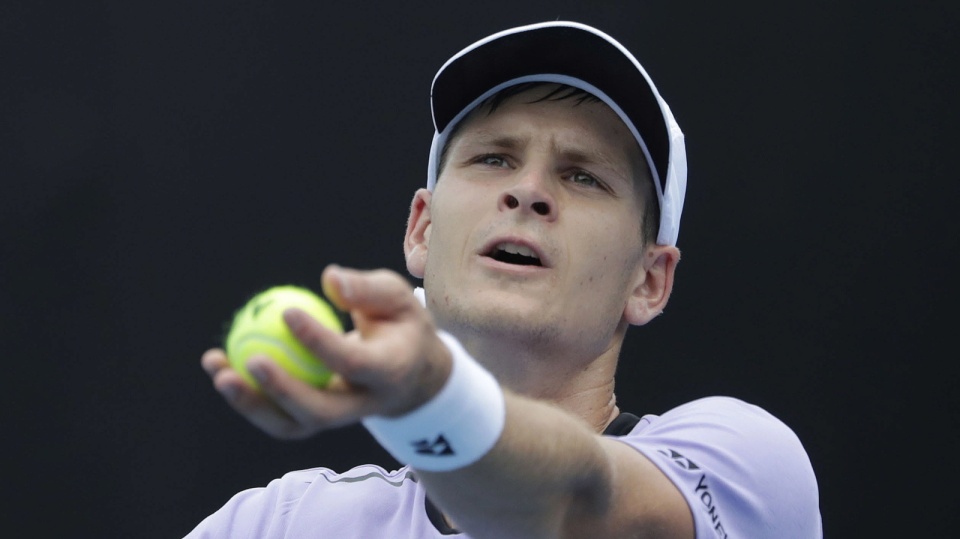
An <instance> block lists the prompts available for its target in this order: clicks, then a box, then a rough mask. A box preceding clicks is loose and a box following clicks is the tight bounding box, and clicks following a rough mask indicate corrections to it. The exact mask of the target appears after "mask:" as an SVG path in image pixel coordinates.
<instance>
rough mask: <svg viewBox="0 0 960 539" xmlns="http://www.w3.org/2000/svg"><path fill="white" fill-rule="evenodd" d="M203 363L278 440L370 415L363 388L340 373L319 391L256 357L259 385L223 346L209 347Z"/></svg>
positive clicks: (242, 410)
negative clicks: (232, 362)
mask: <svg viewBox="0 0 960 539" xmlns="http://www.w3.org/2000/svg"><path fill="white" fill-rule="evenodd" d="M201 365H202V366H203V369H204V370H205V371H206V372H207V374H208V375H210V377H211V379H212V380H213V385H214V388H215V389H216V390H217V392H219V393H220V394H221V395H222V396H223V398H224V400H226V401H227V404H229V405H230V407H231V408H233V409H234V410H235V411H236V412H237V413H239V414H240V415H242V416H243V417H244V418H246V419H247V420H248V421H249V422H250V423H252V424H253V425H254V426H256V427H257V428H259V429H261V430H263V431H264V432H266V433H267V434H270V435H271V436H273V437H275V438H280V439H287V440H291V439H301V438H306V437H307V436H310V435H312V434H314V433H316V432H318V431H321V430H324V429H328V428H334V427H339V426H343V425H346V424H350V423H355V422H357V421H359V420H360V419H361V418H363V417H364V415H367V414H368V413H369V409H370V406H369V398H368V397H367V395H365V392H364V391H363V390H361V389H359V388H356V387H352V386H350V385H349V384H347V383H346V382H345V381H344V380H343V378H342V377H339V376H335V377H334V378H333V380H331V383H330V384H329V385H328V387H326V388H325V389H323V390H318V388H316V387H314V386H312V385H310V384H307V383H305V382H303V381H302V380H299V379H297V378H295V377H293V376H291V375H290V374H289V373H287V372H286V371H285V370H284V369H283V368H282V367H280V366H279V365H278V364H277V363H275V362H274V361H272V360H271V359H270V358H267V357H264V356H258V357H253V358H250V360H249V361H248V362H247V368H248V370H249V371H250V373H251V375H253V376H254V377H255V378H256V379H257V382H258V383H259V385H260V388H259V389H257V388H255V387H253V386H251V385H250V384H248V383H247V381H246V380H244V379H243V377H241V376H240V374H239V373H238V372H237V371H236V370H234V369H233V368H232V367H231V366H230V363H229V361H228V359H227V356H226V354H225V353H224V352H223V350H220V349H212V350H208V351H207V352H206V353H204V354H203V356H202V358H201Z"/></svg>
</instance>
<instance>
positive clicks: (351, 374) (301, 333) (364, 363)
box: [283, 308, 372, 385]
mask: <svg viewBox="0 0 960 539" xmlns="http://www.w3.org/2000/svg"><path fill="white" fill-rule="evenodd" d="M283 319H284V321H285V322H286V323H287V326H288V327H289V328H290V331H291V332H292V333H293V335H294V337H296V338H297V340H299V341H300V342H301V343H303V345H304V346H305V347H307V349H309V350H310V351H311V352H313V353H314V354H316V355H317V357H319V358H322V359H323V362H324V364H325V365H326V366H327V368H329V369H330V370H332V371H334V372H335V373H337V374H339V375H340V376H341V377H344V378H346V379H347V380H350V381H351V382H352V383H353V384H361V385H363V384H368V383H370V382H371V381H372V380H371V379H370V377H369V376H368V375H367V374H368V371H369V369H370V368H371V367H372V365H371V364H370V361H369V356H370V351H369V349H368V348H367V347H366V346H364V343H362V342H361V341H360V339H359V335H358V334H356V333H355V332H353V333H349V334H346V335H344V334H341V333H339V332H336V331H333V330H331V329H329V328H327V327H325V326H323V325H322V324H320V323H319V322H317V320H316V319H314V318H313V317H312V316H310V315H309V314H307V313H305V312H304V311H302V310H300V309H296V308H292V309H287V310H286V311H284V313H283Z"/></svg>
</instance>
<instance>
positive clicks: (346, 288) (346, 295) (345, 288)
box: [330, 266, 350, 299]
mask: <svg viewBox="0 0 960 539" xmlns="http://www.w3.org/2000/svg"><path fill="white" fill-rule="evenodd" d="M332 269H333V273H332V274H331V275H330V276H331V277H333V280H334V281H336V282H337V288H338V289H339V292H340V298H342V299H350V284H349V283H348V282H347V279H346V275H344V273H343V271H341V269H340V266H333V267H332Z"/></svg>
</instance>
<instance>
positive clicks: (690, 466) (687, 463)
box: [657, 449, 700, 470]
mask: <svg viewBox="0 0 960 539" xmlns="http://www.w3.org/2000/svg"><path fill="white" fill-rule="evenodd" d="M657 452H659V453H660V454H661V455H666V456H668V457H670V458H671V459H673V462H674V463H675V464H676V465H677V466H679V467H681V468H683V469H684V470H699V469H700V467H699V466H697V465H696V464H694V463H693V461H692V460H690V459H688V458H687V457H685V456H683V455H681V454H680V453H677V452H676V451H674V450H673V449H671V450H670V452H669V453H667V452H666V451H664V450H662V449H658V450H657Z"/></svg>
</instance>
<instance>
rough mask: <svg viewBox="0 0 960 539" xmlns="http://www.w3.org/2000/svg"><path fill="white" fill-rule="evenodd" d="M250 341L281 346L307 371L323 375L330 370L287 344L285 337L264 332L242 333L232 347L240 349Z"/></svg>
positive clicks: (290, 357) (292, 359)
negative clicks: (277, 336) (280, 337)
mask: <svg viewBox="0 0 960 539" xmlns="http://www.w3.org/2000/svg"><path fill="white" fill-rule="evenodd" d="M249 341H262V342H266V343H269V344H271V345H274V346H276V347H277V348H280V349H281V350H282V351H283V352H284V354H285V355H286V357H287V358H289V359H290V360H291V361H292V362H293V363H295V364H296V366H297V367H299V368H300V369H303V370H304V371H305V372H307V373H310V374H314V375H317V376H323V375H325V374H326V373H327V372H328V371H327V369H326V368H325V367H324V365H322V364H320V363H319V362H317V361H316V360H311V359H307V358H304V357H303V355H302V354H300V353H299V352H297V351H296V350H294V349H293V348H291V347H290V346H289V345H287V343H285V342H284V341H283V339H279V338H276V337H271V336H269V335H264V334H262V333H254V334H252V335H251V334H246V335H242V336H240V337H239V338H238V339H237V340H236V341H235V342H234V343H233V345H232V347H234V348H236V349H237V350H240V349H242V348H243V345H244V343H246V342H249Z"/></svg>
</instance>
